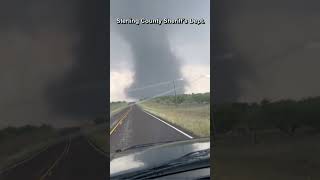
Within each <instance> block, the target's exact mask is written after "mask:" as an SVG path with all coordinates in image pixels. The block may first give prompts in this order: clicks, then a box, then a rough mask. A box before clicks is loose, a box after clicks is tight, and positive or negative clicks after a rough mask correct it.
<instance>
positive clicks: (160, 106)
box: [139, 100, 210, 137]
mask: <svg viewBox="0 0 320 180" xmlns="http://www.w3.org/2000/svg"><path fill="white" fill-rule="evenodd" d="M139 106H140V107H142V108H143V109H144V110H146V111H148V112H150V113H152V114H154V115H156V116H159V117H161V118H163V119H164V120H166V121H168V122H170V123H173V124H175V125H177V126H179V127H181V128H183V129H186V130H188V131H190V132H192V133H193V134H195V135H196V136H199V137H209V136H210V104H201V103H188V104H187V103H182V104H178V105H177V106H175V105H174V104H165V103H158V102H156V101H154V100H151V101H145V102H143V103H141V104H139Z"/></svg>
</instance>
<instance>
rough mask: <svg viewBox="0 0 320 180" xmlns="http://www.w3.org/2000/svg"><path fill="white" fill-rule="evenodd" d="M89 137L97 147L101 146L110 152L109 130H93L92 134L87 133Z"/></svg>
mask: <svg viewBox="0 0 320 180" xmlns="http://www.w3.org/2000/svg"><path fill="white" fill-rule="evenodd" d="M87 137H88V138H89V139H90V141H91V142H92V143H93V144H94V145H96V146H97V147H99V148H100V149H101V150H103V151H104V152H106V153H107V152H109V149H108V143H109V142H108V139H109V137H108V134H107V131H102V130H99V131H96V132H92V133H90V134H88V135H87Z"/></svg>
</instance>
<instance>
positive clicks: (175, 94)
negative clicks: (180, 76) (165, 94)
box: [173, 80, 177, 106]
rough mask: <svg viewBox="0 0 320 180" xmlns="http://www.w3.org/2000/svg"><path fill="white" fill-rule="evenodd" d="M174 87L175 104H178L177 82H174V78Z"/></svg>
mask: <svg viewBox="0 0 320 180" xmlns="http://www.w3.org/2000/svg"><path fill="white" fill-rule="evenodd" d="M173 89H174V98H175V101H174V103H175V105H176V106H177V93H176V84H175V83H174V80H173Z"/></svg>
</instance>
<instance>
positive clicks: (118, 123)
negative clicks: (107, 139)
mask: <svg viewBox="0 0 320 180" xmlns="http://www.w3.org/2000/svg"><path fill="white" fill-rule="evenodd" d="M131 109H132V107H130V109H129V110H128V111H127V112H126V113H124V115H123V116H121V117H120V118H119V120H118V122H117V124H116V125H115V127H114V128H112V130H111V131H110V135H111V134H112V133H113V132H114V131H115V130H116V129H117V127H118V126H119V125H121V124H122V121H123V120H124V119H125V118H126V117H127V116H128V114H129V112H130V111H131Z"/></svg>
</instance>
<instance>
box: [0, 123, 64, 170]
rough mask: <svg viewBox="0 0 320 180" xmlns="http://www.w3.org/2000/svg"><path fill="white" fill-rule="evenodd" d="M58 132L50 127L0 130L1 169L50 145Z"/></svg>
mask: <svg viewBox="0 0 320 180" xmlns="http://www.w3.org/2000/svg"><path fill="white" fill-rule="evenodd" d="M57 135H58V134H57V132H56V131H55V130H54V129H52V128H49V127H31V126H25V127H22V128H6V129H3V130H1V131H0V144H1V148H0V169H2V168H4V167H7V166H8V165H11V164H14V163H15V162H18V161H20V160H22V159H25V158H28V157H29V156H31V155H32V154H34V153H36V152H38V151H40V150H42V149H43V148H45V147H47V146H48V145H50V143H51V142H52V139H55V138H56V137H57Z"/></svg>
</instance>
